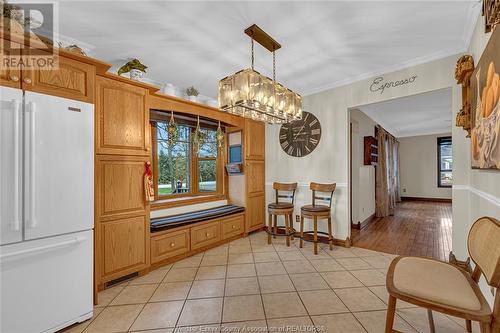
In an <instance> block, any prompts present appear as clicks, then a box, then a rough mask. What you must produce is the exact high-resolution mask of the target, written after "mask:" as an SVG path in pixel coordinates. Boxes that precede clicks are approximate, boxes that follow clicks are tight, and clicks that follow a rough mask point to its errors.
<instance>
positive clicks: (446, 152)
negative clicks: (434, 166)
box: [437, 137, 453, 187]
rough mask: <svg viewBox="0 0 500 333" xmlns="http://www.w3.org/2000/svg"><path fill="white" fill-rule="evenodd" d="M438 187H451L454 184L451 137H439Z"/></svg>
mask: <svg viewBox="0 0 500 333" xmlns="http://www.w3.org/2000/svg"><path fill="white" fill-rule="evenodd" d="M437 151H438V187H451V185H452V184H453V173H452V170H453V154H452V144H451V137H444V138H438V139H437Z"/></svg>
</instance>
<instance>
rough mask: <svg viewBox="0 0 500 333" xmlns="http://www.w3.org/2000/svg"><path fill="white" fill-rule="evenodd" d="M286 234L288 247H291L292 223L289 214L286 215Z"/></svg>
mask: <svg viewBox="0 0 500 333" xmlns="http://www.w3.org/2000/svg"><path fill="white" fill-rule="evenodd" d="M285 234H286V246H290V221H289V215H288V214H285Z"/></svg>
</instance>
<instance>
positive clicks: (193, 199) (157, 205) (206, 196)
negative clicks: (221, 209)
mask: <svg viewBox="0 0 500 333" xmlns="http://www.w3.org/2000/svg"><path fill="white" fill-rule="evenodd" d="M192 130H194V129H192ZM156 131H157V129H156V121H151V147H152V154H151V155H152V168H153V184H154V191H155V201H154V202H153V203H152V204H151V209H152V210H159V209H165V208H172V207H178V206H185V205H192V204H197V203H203V202H210V201H218V200H227V186H226V184H227V181H226V178H227V177H225V172H224V161H225V155H226V154H225V152H224V153H220V152H219V153H218V154H217V157H216V158H205V157H198V156H195V155H193V154H191V155H190V166H189V168H190V179H189V182H190V183H189V184H190V191H189V192H188V193H182V194H175V195H158V170H157V166H158V142H157V139H156V138H157V133H156ZM226 142H227V135H226V136H225V143H224V147H225V146H226ZM213 159H215V160H216V186H217V187H216V191H215V192H202V191H199V190H198V161H200V160H213ZM182 198H185V199H182Z"/></svg>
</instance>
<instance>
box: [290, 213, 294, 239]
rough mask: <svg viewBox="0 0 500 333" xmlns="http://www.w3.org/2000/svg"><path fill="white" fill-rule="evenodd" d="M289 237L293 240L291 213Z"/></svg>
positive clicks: (291, 215)
mask: <svg viewBox="0 0 500 333" xmlns="http://www.w3.org/2000/svg"><path fill="white" fill-rule="evenodd" d="M290 239H291V240H292V241H293V239H294V237H293V213H290Z"/></svg>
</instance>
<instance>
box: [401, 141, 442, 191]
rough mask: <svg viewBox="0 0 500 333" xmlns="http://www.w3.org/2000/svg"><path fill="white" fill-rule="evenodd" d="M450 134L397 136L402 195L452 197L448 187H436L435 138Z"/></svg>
mask: <svg viewBox="0 0 500 333" xmlns="http://www.w3.org/2000/svg"><path fill="white" fill-rule="evenodd" d="M443 136H451V133H443V134H435V135H421V136H409V137H404V138H398V141H399V170H400V181H401V196H403V197H418V198H439V199H451V188H442V187H438V186H437V174H438V173H437V138H439V137H443Z"/></svg>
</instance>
